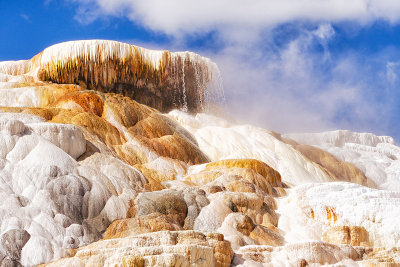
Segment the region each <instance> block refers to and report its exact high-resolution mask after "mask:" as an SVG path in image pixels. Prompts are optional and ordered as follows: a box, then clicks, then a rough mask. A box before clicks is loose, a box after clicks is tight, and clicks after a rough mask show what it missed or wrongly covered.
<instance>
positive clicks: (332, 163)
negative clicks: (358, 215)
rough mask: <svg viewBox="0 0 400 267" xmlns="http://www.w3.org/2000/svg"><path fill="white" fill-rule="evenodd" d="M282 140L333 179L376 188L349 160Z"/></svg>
mask: <svg viewBox="0 0 400 267" xmlns="http://www.w3.org/2000/svg"><path fill="white" fill-rule="evenodd" d="M283 141H284V142H286V143H288V144H291V145H292V146H293V147H294V148H295V149H296V150H297V151H299V152H300V153H302V154H303V155H304V156H306V157H307V158H308V159H309V160H311V161H313V162H315V163H317V164H318V165H319V166H321V169H323V170H324V171H325V172H326V173H327V174H328V175H329V176H330V177H332V178H333V180H335V181H345V182H351V183H356V184H360V185H364V186H368V187H371V188H376V184H375V183H374V182H373V181H372V180H371V179H369V178H368V177H366V176H365V174H364V173H363V172H362V171H361V170H360V169H358V168H357V167H356V166H354V165H353V164H351V163H349V162H344V161H340V160H338V159H337V158H335V157H334V156H333V155H332V154H330V153H329V152H327V151H325V150H322V149H319V148H316V147H313V146H310V145H303V144H298V143H297V142H295V141H293V140H290V139H284V140H283Z"/></svg>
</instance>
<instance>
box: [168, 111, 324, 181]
mask: <svg viewBox="0 0 400 267" xmlns="http://www.w3.org/2000/svg"><path fill="white" fill-rule="evenodd" d="M168 115H169V117H170V118H173V119H175V120H176V121H177V122H179V123H180V124H181V125H182V126H183V127H185V128H186V129H187V130H188V131H189V132H190V133H192V134H193V135H194V136H195V138H196V140H197V142H198V144H199V146H200V149H201V150H202V151H203V152H204V153H206V155H207V156H209V157H210V159H211V160H213V161H215V160H221V159H246V158H252V159H258V160H261V161H263V162H265V163H267V164H268V165H269V166H271V167H272V168H274V169H275V170H277V171H278V172H279V173H280V174H281V176H282V180H283V181H284V182H286V183H289V184H294V185H297V184H302V183H307V182H329V181H331V178H330V177H329V176H328V175H327V174H326V173H325V172H324V171H322V170H321V168H320V167H319V166H318V165H317V164H315V163H314V162H311V161H310V160H308V159H307V158H306V157H304V156H303V155H302V154H301V153H300V152H298V151H297V150H295V149H294V148H293V147H292V146H291V145H288V144H286V143H284V142H282V141H280V140H279V139H277V138H276V137H275V136H274V134H273V133H272V132H270V131H268V130H265V129H262V128H257V127H254V126H250V125H232V124H230V123H228V122H227V121H225V120H222V119H219V118H217V117H213V116H210V115H206V114H197V115H196V116H191V115H188V114H186V113H184V112H181V111H177V110H174V111H171V112H170V113H169V114H168Z"/></svg>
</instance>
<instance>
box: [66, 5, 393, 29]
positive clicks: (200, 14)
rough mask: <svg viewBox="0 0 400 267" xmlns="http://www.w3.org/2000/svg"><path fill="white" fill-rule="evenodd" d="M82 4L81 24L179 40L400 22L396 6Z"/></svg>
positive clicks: (79, 16) (79, 17)
mask: <svg viewBox="0 0 400 267" xmlns="http://www.w3.org/2000/svg"><path fill="white" fill-rule="evenodd" d="M68 1H72V2H75V3H78V4H80V7H81V9H80V14H79V15H78V16H77V18H78V19H79V20H81V21H84V20H86V19H89V20H94V19H96V18H98V17H103V16H125V17H127V18H129V19H131V20H132V21H135V22H137V23H140V24H142V25H144V26H145V27H147V28H149V29H152V30H155V31H162V32H164V33H167V34H172V35H177V34H182V33H201V32H208V31H210V30H222V31H224V30H226V29H235V28H249V29H250V28H251V29H262V28H265V27H274V26H276V25H279V24H282V23H286V22H290V21H296V20H304V21H309V22H321V21H328V22H341V21H358V22H360V23H366V22H369V21H372V20H376V19H383V20H387V21H389V22H391V23H395V22H398V21H399V19H400V5H399V3H398V1H397V0H352V1H348V0H324V1H321V0H249V1H244V0H218V1H216V0H202V1H198V0H168V1H166V0H146V1H142V0H114V1H109V0H68Z"/></svg>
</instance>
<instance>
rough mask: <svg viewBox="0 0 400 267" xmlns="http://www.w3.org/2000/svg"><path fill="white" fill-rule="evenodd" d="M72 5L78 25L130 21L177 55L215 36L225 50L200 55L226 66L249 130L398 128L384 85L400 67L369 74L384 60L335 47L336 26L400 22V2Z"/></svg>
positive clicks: (232, 99) (221, 0)
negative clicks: (163, 38) (197, 39)
mask: <svg viewBox="0 0 400 267" xmlns="http://www.w3.org/2000/svg"><path fill="white" fill-rule="evenodd" d="M65 1H70V2H74V3H77V4H78V6H79V7H78V12H77V15H76V18H77V19H78V20H79V21H81V22H86V23H88V22H91V21H93V20H96V19H98V18H104V17H108V16H111V17H125V18H128V19H130V20H131V21H133V22H135V23H137V24H139V25H141V26H143V27H145V28H148V29H150V30H152V31H155V32H162V33H165V34H168V35H170V36H173V37H174V38H172V39H171V43H170V46H173V47H174V48H179V49H190V47H186V46H185V40H186V38H187V37H188V35H197V34H200V35H201V34H206V33H210V32H214V33H215V35H213V38H214V39H213V40H212V41H213V42H219V46H220V49H219V50H218V51H217V52H216V51H197V52H200V53H202V54H206V55H208V56H210V57H211V58H212V59H213V60H214V61H216V62H217V64H218V65H219V67H220V69H221V72H222V75H223V79H224V87H225V91H226V94H227V98H228V101H229V103H228V104H229V105H228V107H229V110H230V112H231V113H232V117H234V118H237V119H239V120H242V121H243V122H250V123H256V124H259V125H262V126H264V127H266V128H270V129H272V130H277V131H282V132H289V131H321V130H327V129H335V128H348V129H351V130H356V131H372V132H377V133H382V131H383V130H387V129H389V127H388V124H393V121H392V123H391V121H390V120H391V118H390V117H391V116H390V115H391V114H392V113H393V109H394V108H395V106H396V103H393V101H394V99H396V98H395V97H393V94H394V91H393V90H391V89H390V90H387V89H386V88H385V86H387V85H388V82H389V83H392V84H393V83H394V82H396V81H397V79H398V78H397V75H398V73H399V72H398V70H399V67H398V65H396V64H397V63H393V62H397V60H398V59H393V60H392V61H393V62H392V61H390V62H389V63H388V64H387V65H386V63H384V64H383V65H382V66H383V67H382V69H381V70H378V69H377V67H372V68H371V67H369V66H375V65H376V66H377V65H378V64H376V63H377V62H380V63H382V60H381V59H380V58H379V57H380V56H381V55H380V54H379V53H378V54H377V55H375V56H373V57H374V58H365V55H364V56H361V55H358V54H357V51H353V52H348V53H346V54H345V55H339V56H338V55H335V58H333V57H331V55H330V48H329V44H330V42H331V41H332V40H334V39H335V37H336V33H335V29H334V28H333V27H332V23H337V22H346V25H348V26H350V27H349V28H354V27H355V25H356V27H355V28H358V26H363V25H368V23H371V22H374V21H376V20H385V21H387V22H389V23H398V22H399V21H400V2H399V1H398V0H201V1H199V0H145V1H143V0H114V1H109V0H65ZM349 22H350V23H349ZM282 24H286V25H288V24H289V25H293V27H294V28H296V30H295V31H296V34H294V35H293V36H291V35H290V33H288V34H287V33H286V32H285V29H283V33H281V34H282V35H283V36H284V38H283V39H284V41H283V42H279V43H276V42H275V37H276V36H274V34H276V32H274V30H276V29H280V30H281V28H279V27H280V26H281V25H282ZM304 25H307V26H304ZM283 28H284V27H283ZM346 30H348V28H347V27H346ZM209 41H210V40H209ZM153 45H154V44H153ZM144 46H146V45H144ZM221 47H222V48H221ZM316 47H317V48H321V47H322V48H323V52H321V49H315V48H316ZM166 48H169V49H171V47H166ZM385 56H386V58H388V57H387V56H388V55H385ZM389 58H392V57H391V54H390V56H389ZM366 62H367V64H366ZM385 66H386V69H385ZM379 71H380V72H381V74H379V75H382V77H383V79H379V78H380V77H379V75H378V74H377V73H378V72H379ZM392 87H393V86H392ZM377 98H379V101H378V100H377ZM392 120H393V116H392Z"/></svg>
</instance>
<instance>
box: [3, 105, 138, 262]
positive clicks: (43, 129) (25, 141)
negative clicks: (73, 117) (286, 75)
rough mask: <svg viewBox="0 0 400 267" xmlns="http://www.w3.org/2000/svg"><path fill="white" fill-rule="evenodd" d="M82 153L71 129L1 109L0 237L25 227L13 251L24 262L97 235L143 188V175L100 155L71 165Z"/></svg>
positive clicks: (79, 137)
mask: <svg viewBox="0 0 400 267" xmlns="http://www.w3.org/2000/svg"><path fill="white" fill-rule="evenodd" d="M85 151H86V139H85V137H84V135H83V133H82V131H81V130H80V129H79V128H78V127H76V126H73V125H63V124H55V123H44V122H43V120H42V119H40V118H39V117H36V116H31V115H26V114H8V113H1V114H0V198H1V199H2V201H1V203H0V226H1V228H0V236H1V235H3V234H4V233H6V232H7V231H10V230H13V229H16V230H26V231H27V233H28V234H29V235H30V237H29V239H28V241H27V243H26V244H24V246H23V248H22V250H21V251H22V252H18V251H20V249H17V247H15V251H14V252H15V253H17V252H18V253H21V259H20V262H21V263H22V264H23V265H25V266H33V265H35V264H39V263H44V262H49V261H51V260H54V259H58V258H60V257H63V256H65V255H66V254H65V253H66V252H65V251H66V249H68V248H76V247H78V246H82V245H84V244H88V243H90V242H93V241H95V240H97V239H99V238H101V232H103V231H104V230H105V229H106V227H107V226H108V225H109V224H110V223H111V222H112V221H113V220H115V219H120V218H124V217H125V214H126V211H127V209H128V202H129V200H130V199H132V198H134V197H135V194H136V193H137V192H139V191H142V190H143V186H144V184H145V183H146V180H145V178H144V177H143V175H142V174H140V173H139V172H138V171H137V170H136V169H134V168H133V167H131V166H129V165H127V164H125V163H123V162H121V161H120V160H118V159H116V158H114V157H112V156H106V155H102V154H99V153H96V154H93V155H92V156H89V157H88V158H86V159H85V160H84V161H81V162H78V161H77V159H78V158H79V156H80V155H82V154H83V153H85ZM7 242H12V241H7ZM0 245H1V244H0ZM0 248H1V246H0ZM0 250H1V249H0ZM14 252H13V253H14Z"/></svg>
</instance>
